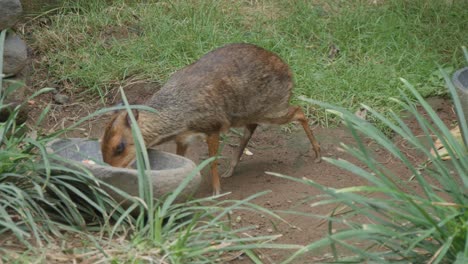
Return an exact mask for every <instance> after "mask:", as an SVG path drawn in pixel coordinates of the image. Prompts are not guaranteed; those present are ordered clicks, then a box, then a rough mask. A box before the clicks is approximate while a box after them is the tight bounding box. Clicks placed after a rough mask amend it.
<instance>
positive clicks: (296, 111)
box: [267, 106, 322, 162]
mask: <svg viewBox="0 0 468 264" xmlns="http://www.w3.org/2000/svg"><path fill="white" fill-rule="evenodd" d="M267 121H268V122H270V123H273V124H286V123H289V122H292V121H298V122H300V123H301V125H302V128H303V129H304V131H305V133H306V134H307V137H308V138H309V141H310V143H311V144H312V147H313V149H314V152H315V162H320V161H321V160H322V156H321V154H320V145H319V143H318V142H317V140H316V139H315V137H314V134H313V133H312V131H311V130H310V128H309V123H308V122H307V118H306V116H305V114H304V112H303V111H302V109H301V108H300V107H299V106H290V107H289V109H288V113H287V114H286V115H284V116H281V117H278V118H270V119H267Z"/></svg>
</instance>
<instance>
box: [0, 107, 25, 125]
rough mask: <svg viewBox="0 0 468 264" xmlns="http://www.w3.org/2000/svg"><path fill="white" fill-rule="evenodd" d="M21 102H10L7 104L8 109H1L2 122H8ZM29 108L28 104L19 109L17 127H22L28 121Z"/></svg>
mask: <svg viewBox="0 0 468 264" xmlns="http://www.w3.org/2000/svg"><path fill="white" fill-rule="evenodd" d="M20 104H21V103H20V102H9V103H5V105H7V106H6V107H4V108H2V109H0V122H5V121H7V120H8V118H9V117H10V115H11V114H12V113H13V111H14V110H15V108H16V107H17V106H18V105H20ZM29 110H30V109H29V107H28V105H27V104H24V105H23V106H22V107H21V108H19V110H18V113H17V115H16V118H15V123H16V124H17V125H21V124H23V123H25V122H26V121H27V120H28V114H29Z"/></svg>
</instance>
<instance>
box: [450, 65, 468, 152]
mask: <svg viewBox="0 0 468 264" xmlns="http://www.w3.org/2000/svg"><path fill="white" fill-rule="evenodd" d="M452 81H453V84H454V85H455V87H456V88H457V93H458V96H459V97H460V102H461V105H462V111H463V115H464V117H462V116H460V114H461V113H460V114H458V115H457V117H458V122H459V124H461V123H462V118H464V119H465V120H466V119H468V67H465V68H462V69H460V70H458V71H456V72H455V73H454V74H453V78H452ZM461 129H462V130H463V129H464V127H463V126H461ZM462 132H463V131H462ZM465 132H466V131H465ZM462 138H463V139H464V140H465V138H464V137H462ZM465 145H466V146H468V142H466V141H465Z"/></svg>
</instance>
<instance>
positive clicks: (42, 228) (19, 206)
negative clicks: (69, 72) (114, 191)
mask: <svg viewBox="0 0 468 264" xmlns="http://www.w3.org/2000/svg"><path fill="white" fill-rule="evenodd" d="M5 32H6V31H5V30H4V31H2V32H1V34H0V72H2V66H3V56H2V55H1V54H3V42H4V38H5ZM3 82H4V80H3V76H0V110H2V109H7V108H10V106H9V105H8V104H6V103H5V98H6V96H7V95H8V94H9V93H11V92H14V90H15V89H16V88H18V87H21V86H22V85H23V84H22V83H19V82H14V81H9V82H10V85H9V86H8V89H4V88H3V87H2V85H3ZM47 91H48V89H41V90H39V91H37V92H36V93H35V94H33V95H32V96H31V98H34V97H35V96H37V95H39V94H41V93H43V92H47ZM31 98H27V99H26V100H24V103H27V101H28V100H30V99H31ZM21 107H23V105H19V106H17V107H15V108H14V109H13V110H12V111H11V114H10V115H9V116H8V119H7V120H6V121H5V122H2V123H0V197H1V199H0V234H12V235H14V236H15V237H16V238H17V239H18V240H19V241H20V242H21V243H23V244H24V245H26V246H28V247H30V248H33V246H32V245H34V244H35V245H44V243H47V242H49V241H50V240H49V238H50V236H51V235H53V236H59V237H60V235H61V232H62V231H65V230H69V231H73V230H74V231H84V230H86V229H87V228H88V227H91V226H93V225H97V224H104V223H106V222H108V221H109V220H110V219H111V218H112V217H115V216H117V215H118V211H119V210H116V211H115V212H116V213H115V215H114V216H112V213H111V212H113V211H114V208H118V205H117V203H116V202H115V201H113V199H111V198H110V197H109V196H108V195H107V193H106V192H105V191H104V190H103V189H102V188H101V187H100V186H99V185H98V182H97V181H96V180H95V179H94V176H93V175H91V174H90V173H89V172H87V171H86V170H84V169H83V168H81V169H80V168H76V169H75V170H74V169H70V168H67V167H64V166H63V165H60V163H59V162H57V161H60V159H61V158H60V157H57V156H56V155H54V154H51V153H48V152H47V150H46V145H47V143H48V142H49V141H50V140H51V137H41V136H37V135H34V133H24V131H25V130H27V129H25V128H26V127H25V126H26V124H21V125H18V124H17V122H16V118H17V115H18V113H19V111H20V108H21ZM46 112H47V109H46V110H45V112H44V113H43V114H42V115H41V116H44V115H45V114H46ZM39 119H41V118H39ZM37 122H40V120H37ZM77 186H79V187H77ZM80 187H81V188H80Z"/></svg>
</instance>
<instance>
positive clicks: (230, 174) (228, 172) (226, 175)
mask: <svg viewBox="0 0 468 264" xmlns="http://www.w3.org/2000/svg"><path fill="white" fill-rule="evenodd" d="M233 172H234V169H233V168H232V167H229V169H228V170H227V171H226V172H224V173H223V175H221V178H229V177H231V176H232V173H233Z"/></svg>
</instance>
